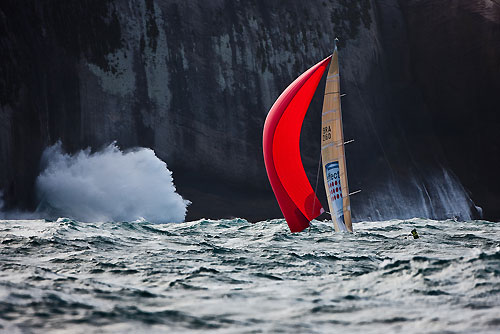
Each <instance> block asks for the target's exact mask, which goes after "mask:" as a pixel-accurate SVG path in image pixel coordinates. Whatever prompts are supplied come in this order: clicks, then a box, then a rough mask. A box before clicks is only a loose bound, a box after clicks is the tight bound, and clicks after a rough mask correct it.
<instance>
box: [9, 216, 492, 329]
mask: <svg viewBox="0 0 500 334" xmlns="http://www.w3.org/2000/svg"><path fill="white" fill-rule="evenodd" d="M354 228H355V229H356V232H355V233H353V234H350V233H344V234H339V233H333V232H332V227H331V225H330V224H328V223H327V222H314V225H313V227H312V228H311V230H310V232H303V233H300V234H293V235H292V234H290V233H289V231H288V229H287V226H286V223H285V222H284V221H283V220H270V221H263V222H259V223H255V224H250V223H248V222H246V221H245V220H242V219H233V220H217V221H214V220H199V221H193V222H186V223H179V224H163V225H152V224H148V223H147V222H110V223H82V222H78V221H74V220H69V219H59V220H58V221H44V220H17V221H0V331H3V332H7V333H16V332H20V333H31V332H33V333H42V332H56V333H57V332H70V333H91V332H99V333H101V332H102V333H116V332H148V333H151V332H153V333H154V332H158V333H164V332H168V333H192V332H210V333H333V332H338V333H498V332H500V223H493V222H486V221H469V222H456V221H452V220H447V221H434V220H424V219H412V220H405V221H401V220H392V221H385V222H362V223H357V224H355V225H354ZM413 228H416V229H417V231H418V233H419V234H420V239H416V240H415V239H413V238H406V236H407V235H408V234H409V233H410V231H411V230H412V229H413Z"/></svg>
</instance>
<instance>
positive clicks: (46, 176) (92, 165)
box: [36, 142, 190, 223]
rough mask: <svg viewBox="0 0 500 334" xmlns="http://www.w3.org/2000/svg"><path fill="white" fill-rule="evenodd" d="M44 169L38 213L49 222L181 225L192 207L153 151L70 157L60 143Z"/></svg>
mask: <svg viewBox="0 0 500 334" xmlns="http://www.w3.org/2000/svg"><path fill="white" fill-rule="evenodd" d="M41 165H42V172H41V174H40V175H39V176H38V178H37V180H36V188H37V196H38V198H39V200H40V205H39V207H38V209H37V211H39V212H41V213H44V214H46V215H48V216H50V217H57V216H59V217H60V216H64V217H71V218H74V219H78V220H81V221H123V220H127V221H130V220H136V219H145V220H147V221H149V222H153V223H165V222H181V221H183V220H184V218H185V216H186V210H187V206H188V205H189V203H190V202H189V201H187V200H184V199H183V198H182V197H181V196H180V195H179V194H177V193H176V191H175V190H176V189H175V185H174V183H173V178H172V173H171V172H170V171H169V170H168V169H167V165H166V163H165V162H163V161H162V160H160V159H159V158H158V157H157V156H156V155H155V153H154V152H153V150H151V149H148V148H135V149H132V150H128V151H121V150H120V149H119V148H118V147H117V146H116V144H115V143H112V144H110V145H109V146H107V147H105V148H104V149H103V150H101V151H99V152H95V153H91V151H90V149H86V150H82V151H79V152H77V153H76V154H74V155H70V154H67V153H65V152H64V151H63V149H62V145H61V143H60V142H59V143H57V144H55V145H53V146H51V147H48V148H47V149H46V150H45V151H44V153H43V156H42V163H41Z"/></svg>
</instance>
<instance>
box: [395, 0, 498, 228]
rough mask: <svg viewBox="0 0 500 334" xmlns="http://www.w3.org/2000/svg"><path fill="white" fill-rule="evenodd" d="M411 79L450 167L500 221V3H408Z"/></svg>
mask: <svg viewBox="0 0 500 334" xmlns="http://www.w3.org/2000/svg"><path fill="white" fill-rule="evenodd" d="M401 3H402V4H403V9H404V15H405V18H406V22H407V27H408V28H407V29H408V36H409V40H410V42H411V43H410V50H411V55H412V73H414V78H415V81H416V82H417V84H418V87H419V88H420V90H421V92H422V96H423V100H424V101H425V103H426V105H427V106H428V108H429V109H430V111H431V112H430V116H431V121H432V126H433V128H434V129H435V132H436V133H437V134H438V138H439V141H440V143H441V145H442V146H443V148H444V150H443V155H444V156H445V157H446V159H447V161H448V162H449V165H450V167H451V169H452V170H453V171H454V172H455V173H456V174H457V176H458V178H459V179H460V181H461V182H462V184H463V185H464V186H465V188H466V189H468V190H469V191H470V193H471V197H472V198H473V199H474V200H475V201H476V203H478V205H480V206H482V207H483V209H484V216H485V217H490V218H496V219H498V218H499V217H500V206H499V205H498V204H499V203H500V191H499V189H500V177H499V175H498V166H500V136H499V129H500V113H499V111H500V94H499V92H500V2H499V1H492V0H475V1H469V0H454V1H412V0H410V1H401Z"/></svg>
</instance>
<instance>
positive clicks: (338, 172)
mask: <svg viewBox="0 0 500 334" xmlns="http://www.w3.org/2000/svg"><path fill="white" fill-rule="evenodd" d="M336 41H337V40H336ZM328 65H329V66H330V67H329V69H328V74H327V77H326V85H325V95H324V99H323V110H322V117H321V163H322V167H323V176H324V185H325V191H326V194H327V200H328V207H329V211H328V213H329V214H330V216H331V218H332V222H333V225H334V228H335V231H350V232H352V222H351V205H350V199H349V187H348V184H347V171H346V161H345V150H344V134H343V128H342V113H341V108H340V96H341V95H340V76H339V60H338V50H337V43H336V42H335V48H334V51H333V54H332V55H330V56H329V57H327V58H325V59H323V60H322V61H320V62H319V63H317V64H316V65H314V66H313V67H311V68H310V69H308V70H307V71H306V72H304V73H303V74H302V75H300V76H299V77H298V78H297V79H295V81H294V82H292V83H291V84H290V85H289V86H288V87H287V88H286V89H285V90H284V91H283V93H281V95H280V96H279V97H278V99H277V100H276V102H275V103H274V104H273V106H272V107H271V109H270V110H269V114H268V115H267V118H266V122H265V124H264V133H263V153H264V162H265V165H266V171H267V175H268V178H269V182H270V183H271V187H272V188H273V191H274V194H275V196H276V199H277V201H278V204H279V207H280V209H281V212H282V213H283V216H284V217H285V220H286V221H287V223H288V226H289V228H290V231H291V232H300V231H303V230H304V229H306V228H307V227H309V223H310V221H311V220H313V219H315V218H316V217H318V216H319V215H321V214H323V213H325V209H324V208H323V206H322V205H321V203H320V201H319V200H318V197H317V196H316V194H315V192H314V191H313V189H312V187H311V184H310V183H309V180H308V179H307V176H306V172H305V170H304V166H303V165H302V159H301V155H300V131H301V128H302V123H303V121H304V117H305V115H306V112H307V109H308V107H309V104H310V103H311V99H312V97H313V95H314V92H315V91H316V89H317V87H318V84H319V82H320V80H321V78H322V77H323V74H324V72H325V71H326V68H327V67H328Z"/></svg>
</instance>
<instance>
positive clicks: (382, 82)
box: [0, 0, 500, 220]
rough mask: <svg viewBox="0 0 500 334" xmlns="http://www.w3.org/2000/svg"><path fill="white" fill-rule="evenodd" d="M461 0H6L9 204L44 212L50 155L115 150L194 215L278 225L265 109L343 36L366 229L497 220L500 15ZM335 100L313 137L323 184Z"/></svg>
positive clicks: (4, 110) (2, 31)
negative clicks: (140, 150)
mask: <svg viewBox="0 0 500 334" xmlns="http://www.w3.org/2000/svg"><path fill="white" fill-rule="evenodd" d="M448 4H449V2H448V1H444V0H443V1H416V0H415V1H412V0H408V1H403V0H401V1H397V0H380V1H370V0H363V1H356V2H354V1H347V0H335V1H333V0H330V1H328V0H325V1H316V2H311V3H309V2H307V3H306V2H303V1H298V0H297V1H286V2H285V1H260V0H254V1H229V0H228V1H222V0H219V1H210V2H207V1H175V0H155V1H153V0H148V1H139V0H129V1H118V0H117V1H79V2H25V3H23V2H19V1H5V2H2V4H1V5H0V45H1V47H2V53H1V55H0V57H1V63H0V88H1V90H0V103H1V106H0V108H1V109H0V126H1V128H0V129H1V131H0V164H1V166H2V167H1V169H0V189H3V200H4V204H5V208H6V209H14V208H16V209H23V210H33V209H34V208H35V207H36V205H37V200H36V196H35V191H34V180H35V179H36V176H37V175H38V173H39V160H40V156H41V153H42V151H43V149H44V148H45V147H46V146H47V145H50V144H53V143H54V142H56V141H57V140H61V141H62V143H63V146H64V147H65V148H66V149H67V150H68V151H75V150H78V149H81V148H85V147H91V148H92V149H99V148H101V147H102V146H103V145H105V144H107V143H109V142H111V141H114V140H116V141H117V143H118V145H120V146H121V147H122V148H128V147H133V146H145V147H151V148H153V149H154V150H155V152H156V154H157V155H158V156H159V157H160V158H161V159H162V160H164V161H166V162H167V164H168V166H169V168H170V169H171V170H172V171H173V173H174V180H175V183H176V185H177V188H178V191H179V192H180V193H181V194H182V195H183V196H184V197H186V198H187V199H189V200H191V201H192V202H193V204H192V205H191V207H190V209H189V213H188V219H192V218H196V217H200V216H208V217H222V216H242V217H247V218H249V219H262V218H268V217H275V216H279V215H280V212H279V208H278V206H277V204H276V202H275V200H274V197H273V195H272V191H271V189H270V187H269V184H268V181H267V177H266V174H265V168H264V164H263V159H262V153H261V133H262V126H263V123H264V120H265V117H266V115H267V111H268V110H269V108H270V106H271V105H272V103H273V102H274V100H275V98H276V97H277V96H278V95H279V94H280V92H281V91H282V90H283V89H284V88H285V87H286V86H287V85H288V84H289V83H290V82H291V81H293V79H294V78H295V77H297V76H298V75H300V74H301V73H302V72H303V71H305V70H306V69H307V68H309V67H310V66H312V65H314V64H315V63H316V62H317V61H319V60H321V59H323V58H324V57H326V56H327V55H328V54H329V53H330V52H331V51H332V43H333V39H334V38H335V37H339V38H340V39H341V43H342V44H341V49H340V57H341V75H342V87H343V90H344V92H345V93H347V96H346V97H345V98H344V100H343V111H344V123H345V136H346V139H350V138H353V139H355V140H356V141H355V143H353V144H350V146H348V148H347V159H348V169H349V179H350V187H351V190H355V189H359V188H360V189H362V190H363V191H362V193H361V194H359V195H356V196H355V197H354V198H353V201H352V206H353V212H354V214H355V219H358V220H359V219H383V218H392V217H399V218H405V217H411V216H425V217H436V218H438V217H439V218H442V217H451V216H459V217H462V218H465V219H467V218H470V217H471V216H473V215H477V212H476V209H475V207H474V204H473V202H474V203H475V204H476V205H479V206H482V207H483V208H484V214H485V216H486V217H487V218H490V219H494V218H497V217H499V216H500V214H499V212H498V211H497V210H498V209H497V207H496V205H495V203H497V202H498V201H497V200H498V198H499V191H498V189H499V187H497V186H495V184H494V183H495V182H496V183H498V179H499V178H498V177H495V175H494V174H495V171H496V169H495V167H494V165H495V162H498V156H499V155H498V147H499V146H498V145H499V139H498V136H496V135H495V130H494V128H495V126H496V125H498V123H499V116H498V115H497V114H496V113H495V112H494V108H495V106H497V105H498V102H499V101H498V94H495V93H494V92H498V88H499V83H500V79H499V78H500V76H499V75H498V74H500V71H499V59H500V57H499V53H500V48H499V47H498V41H499V39H498V37H499V26H500V19H499V9H500V8H499V7H498V6H496V5H495V3H494V2H492V1H490V0H474V1H465V0H463V1H452V2H451V5H448ZM474 33H477V35H476V36H475V38H472V36H473V35H474ZM469 38H470V39H469ZM467 42H468V43H467ZM464 45H465V46H467V47H465V49H461V47H464ZM462 50H464V51H463V52H461V51H462ZM457 54H459V55H457ZM454 56H455V57H454ZM461 73H463V75H464V76H463V77H461ZM322 89H323V88H322V87H321V86H320V88H319V90H318V92H319V93H318V94H317V96H316V97H315V98H314V99H313V102H312V104H311V108H310V111H309V113H308V116H307V117H306V120H305V122H304V127H303V131H302V146H303V152H304V154H303V162H304V166H305V168H306V171H307V172H308V176H309V177H310V179H311V183H313V185H314V183H315V180H316V171H317V164H318V157H319V139H320V138H319V133H320V124H319V123H320V114H319V112H317V111H319V110H321V102H322V101H321V91H322ZM471 90H473V91H474V92H473V93H471ZM472 120H474V121H472ZM472 125H473V126H472ZM495 153H496V155H495ZM497 165H498V164H497ZM320 177H321V175H320ZM320 188H321V187H320ZM320 191H321V190H320ZM319 196H320V197H322V196H321V194H319Z"/></svg>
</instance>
